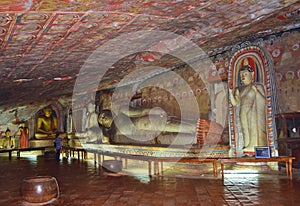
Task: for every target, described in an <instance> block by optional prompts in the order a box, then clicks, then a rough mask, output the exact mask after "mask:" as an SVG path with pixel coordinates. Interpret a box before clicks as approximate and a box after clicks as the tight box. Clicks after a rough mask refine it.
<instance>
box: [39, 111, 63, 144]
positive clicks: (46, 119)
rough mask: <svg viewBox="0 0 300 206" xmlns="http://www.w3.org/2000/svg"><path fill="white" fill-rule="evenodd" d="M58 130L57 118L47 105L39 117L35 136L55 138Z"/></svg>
mask: <svg viewBox="0 0 300 206" xmlns="http://www.w3.org/2000/svg"><path fill="white" fill-rule="evenodd" d="M57 131H58V123H57V118H56V116H55V115H54V114H53V110H52V108H51V107H45V108H44V109H43V110H42V114H41V115H40V116H38V118H37V127H36V133H35V138H36V139H45V138H55V134H56V132H57Z"/></svg>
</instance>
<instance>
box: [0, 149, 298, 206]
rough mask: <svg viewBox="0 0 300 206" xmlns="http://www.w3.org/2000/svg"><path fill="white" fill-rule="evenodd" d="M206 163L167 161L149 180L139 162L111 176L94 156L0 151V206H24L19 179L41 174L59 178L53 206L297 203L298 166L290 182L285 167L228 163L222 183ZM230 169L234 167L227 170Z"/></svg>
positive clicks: (278, 204) (145, 167)
mask: <svg viewBox="0 0 300 206" xmlns="http://www.w3.org/2000/svg"><path fill="white" fill-rule="evenodd" d="M208 165H209V164H206V165H200V166H199V165H194V164H186V163H182V164H176V165H170V167H169V168H168V169H167V170H166V171H165V173H164V177H157V176H154V177H152V178H149V177H148V174H147V165H145V164H144V163H143V162H136V161H129V163H128V169H124V170H123V171H122V172H121V173H120V174H119V175H110V174H108V173H105V172H104V171H103V170H102V169H101V166H100V167H99V166H98V165H97V164H96V165H95V164H94V161H93V159H88V160H83V161H82V160H80V161H78V160H77V159H76V158H69V159H66V158H63V159H62V161H61V162H56V161H55V160H54V159H45V158H44V157H42V156H38V157H36V156H35V155H30V154H29V155H22V157H21V159H20V160H18V159H17V158H16V157H14V156H13V158H12V159H11V160H9V159H8V157H7V156H5V155H1V156H0V206H10V205H12V206H16V205H25V204H24V201H23V200H22V196H21V193H20V188H21V184H22V180H23V179H24V178H26V177H32V176H44V175H46V176H53V177H55V178H56V179H57V181H58V185H59V189H60V196H59V198H58V200H56V201H54V202H53V203H51V204H48V205H55V206H57V205H59V206H60V205H70V206H71V205H72V206H76V205H87V206H89V205H97V206H98V205H103V206H118V205H132V206H152V205H161V206H179V205H180V206H181V205H182V206H196V205H199V206H200V205H205V206H206V205H207V206H212V205H216V206H219V205H266V206H269V205H271V206H281V205H288V206H290V205H300V172H298V171H297V170H295V171H294V177H293V180H292V181H290V180H289V179H288V178H287V177H286V175H285V173H284V170H283V171H280V172H277V171H274V170H270V169H268V168H267V166H259V167H256V171H252V172H251V171H249V170H248V171H245V170H244V169H245V168H248V167H244V166H240V167H239V166H235V165H233V166H231V167H230V168H227V169H228V170H227V171H228V173H226V174H225V180H224V182H222V180H221V175H220V174H219V177H218V178H217V179H216V178H214V177H213V175H212V174H211V171H209V167H210V166H208ZM234 167H235V169H238V171H233V170H231V169H232V168H234ZM165 168H167V167H165ZM250 168H253V166H252V167H250ZM248 169H249V168H248ZM230 171H231V172H230ZM257 171H259V172H257ZM229 172H230V173H229Z"/></svg>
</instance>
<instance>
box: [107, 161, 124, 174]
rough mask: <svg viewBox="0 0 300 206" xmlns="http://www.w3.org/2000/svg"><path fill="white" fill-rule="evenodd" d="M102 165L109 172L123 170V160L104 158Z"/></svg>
mask: <svg viewBox="0 0 300 206" xmlns="http://www.w3.org/2000/svg"><path fill="white" fill-rule="evenodd" d="M102 167H103V168H104V170H106V171H108V172H113V173H118V172H120V171H121V170H122V161H121V160H104V161H103V162H102Z"/></svg>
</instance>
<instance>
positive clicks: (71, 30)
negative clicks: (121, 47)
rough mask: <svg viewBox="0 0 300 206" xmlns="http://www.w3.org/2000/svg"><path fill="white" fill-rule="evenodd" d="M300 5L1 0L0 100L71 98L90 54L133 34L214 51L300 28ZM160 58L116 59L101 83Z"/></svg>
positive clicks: (219, 0) (254, 0)
mask: <svg viewBox="0 0 300 206" xmlns="http://www.w3.org/2000/svg"><path fill="white" fill-rule="evenodd" d="M299 9H300V1H296V0H285V1H283V0H264V1H260V0H214V1H212V0H187V1H183V0H167V1H166V0H164V1H162V0H160V1H151V0H138V1H132V0H122V1H113V0H102V1H97V0H1V1H0V79H1V85H0V97H1V98H0V106H1V108H2V109H3V108H4V109H7V108H11V107H14V106H20V105H24V104H31V103H34V102H38V101H40V102H41V101H44V100H49V99H52V98H57V97H62V96H67V97H69V96H71V95H72V92H73V89H74V84H75V81H76V78H78V76H79V74H80V69H81V68H82V67H83V65H84V63H85V62H86V61H87V60H88V58H89V56H90V55H91V54H92V53H93V52H94V51H96V50H97V48H99V47H101V46H102V45H104V44H105V43H107V42H110V41H112V40H113V39H114V38H117V37H120V36H122V35H125V34H127V33H132V32H137V31H164V32H170V33H174V34H176V35H181V36H184V37H186V38H187V39H189V40H191V41H192V42H194V43H195V44H197V45H198V46H199V47H201V49H203V50H204V51H205V52H206V53H207V54H208V55H215V54H217V53H218V52H222V51H225V50H226V49H227V47H228V46H230V45H233V44H236V43H239V42H243V41H248V40H253V39H255V38H258V37H264V36H267V35H271V34H275V33H280V32H284V31H287V30H291V29H297V28H299V26H300V25H299V23H300V21H299ZM166 38H167V37H166ZM122 44H125V45H126V40H125V39H124V42H123V43H122ZM112 49H116V48H112ZM107 50H109V48H107ZM146 50H147V49H145V51H146ZM160 58H161V56H160V55H157V56H156V55H153V54H147V52H146V53H143V54H142V55H133V56H130V57H129V58H127V60H126V61H120V62H118V67H116V68H115V69H114V70H113V71H112V72H110V73H108V74H107V77H106V79H105V82H106V84H105V85H104V86H103V85H102V89H105V87H109V86H111V85H113V84H115V83H116V82H119V81H120V79H122V72H125V73H126V72H127V73H128V72H130V71H131V69H132V68H131V64H130V61H133V60H132V59H134V60H135V61H137V59H138V60H139V61H140V62H146V63H147V62H152V61H155V60H157V59H160ZM104 61H105V60H104ZM161 61H165V62H164V63H165V64H164V65H165V66H167V65H168V64H169V63H170V61H169V60H168V59H166V58H165V59H164V60H161Z"/></svg>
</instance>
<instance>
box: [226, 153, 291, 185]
mask: <svg viewBox="0 0 300 206" xmlns="http://www.w3.org/2000/svg"><path fill="white" fill-rule="evenodd" d="M294 159H295V157H288V156H279V157H270V158H255V157H239V158H222V159H220V163H221V172H222V180H223V181H224V164H226V163H238V162H254V163H255V162H285V168H286V174H287V176H289V178H290V179H292V178H293V170H292V163H293V160H294Z"/></svg>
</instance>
